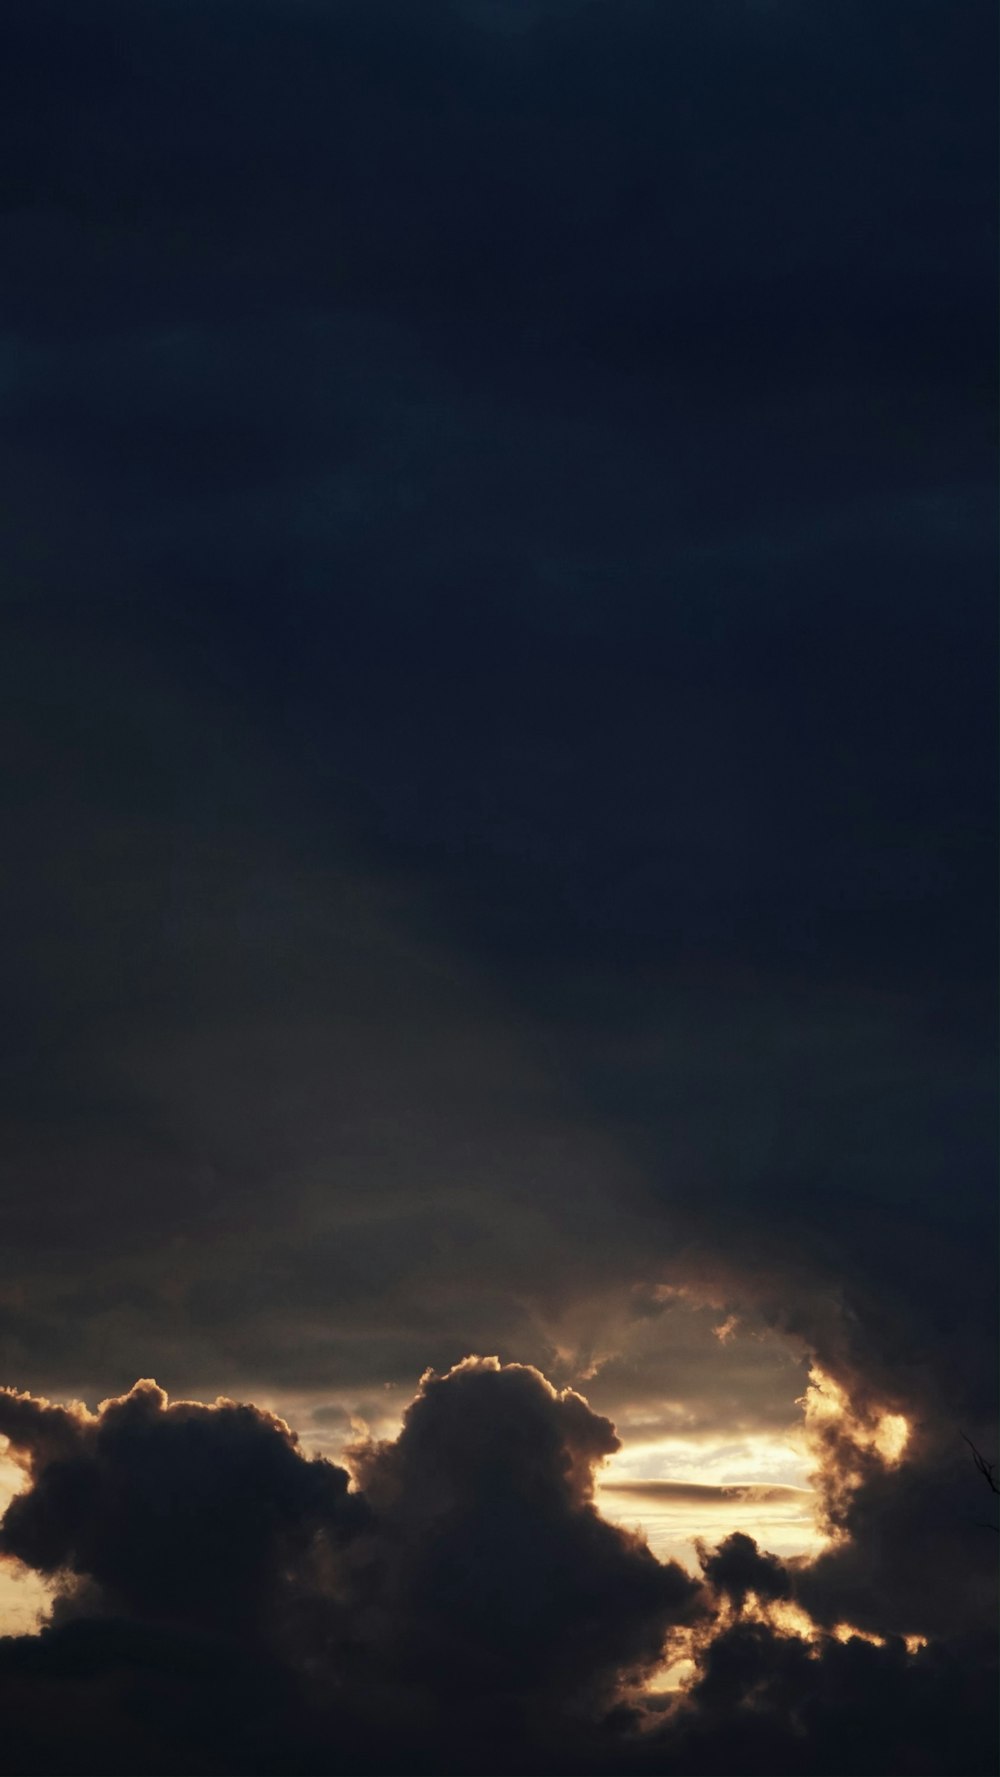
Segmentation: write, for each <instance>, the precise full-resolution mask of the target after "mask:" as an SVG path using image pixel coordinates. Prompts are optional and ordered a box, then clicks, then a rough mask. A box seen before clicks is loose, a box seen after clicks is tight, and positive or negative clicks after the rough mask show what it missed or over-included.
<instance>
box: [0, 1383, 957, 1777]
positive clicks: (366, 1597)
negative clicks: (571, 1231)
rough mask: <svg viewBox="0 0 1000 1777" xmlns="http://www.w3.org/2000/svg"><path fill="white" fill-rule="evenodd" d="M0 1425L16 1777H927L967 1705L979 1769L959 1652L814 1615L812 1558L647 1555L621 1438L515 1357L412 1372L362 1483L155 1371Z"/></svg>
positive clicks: (31, 1408)
mask: <svg viewBox="0 0 1000 1777" xmlns="http://www.w3.org/2000/svg"><path fill="white" fill-rule="evenodd" d="M0 1430H2V1432H3V1435H4V1436H6V1437H7V1438H8V1440H9V1442H10V1448H11V1451H12V1453H13V1454H14V1456H15V1457H16V1459H17V1460H18V1461H19V1462H20V1463H21V1464H22V1465H23V1467H24V1470H25V1475H26V1483H27V1484H26V1487H25V1490H24V1491H23V1492H22V1493H20V1494H19V1495H18V1496H17V1497H16V1498H15V1499H14V1500H13V1501H12V1503H11V1505H10V1506H9V1507H8V1509H7V1512H6V1515H5V1517H4V1519H3V1522H2V1526H0V1548H2V1552H3V1554H4V1555H5V1556H7V1557H8V1558H15V1559H17V1560H19V1561H21V1562H24V1563H26V1564H27V1565H29V1566H31V1567H33V1568H35V1569H36V1570H37V1571H39V1572H41V1573H43V1574H45V1575H46V1576H47V1577H48V1578H49V1580H50V1581H51V1582H52V1584H53V1587H54V1600H53V1605H52V1610H51V1613H50V1618H49V1621H48V1623H47V1625H46V1626H44V1627H43V1628H42V1630H41V1633H40V1634H39V1635H38V1636H34V1637H31V1636H22V1637H8V1638H6V1639H5V1640H4V1641H3V1642H2V1643H0V1673H2V1676H3V1686H4V1697H5V1703H4V1732H5V1739H6V1744H7V1745H9V1746H11V1747H15V1748H16V1749H17V1761H18V1762H17V1769H18V1770H21V1771H25V1772H44V1771H46V1770H52V1769H55V1768H62V1767H61V1765H60V1760H61V1759H62V1760H66V1759H69V1758H70V1757H71V1759H72V1766H71V1768H72V1769H73V1770H74V1771H91V1770H93V1771H95V1772H96V1771H97V1770H104V1771H107V1772H118V1771H124V1770H126V1769H128V1768H131V1769H133V1770H135V1771H138V1772H141V1773H143V1774H145V1773H146V1772H151V1773H152V1772H159V1771H165V1770H167V1769H171V1770H178V1771H185V1772H188V1771H194V1770H196V1769H203V1770H206V1771H211V1772H216V1771H219V1772H227V1773H228V1772H234V1773H239V1772H256V1771H261V1772H264V1771H271V1772H274V1773H284V1772H293V1771H295V1772H298V1771H302V1770H307V1771H311V1770H313V1769H317V1770H319V1769H324V1770H342V1769H347V1768H350V1767H353V1768H360V1769H363V1770H371V1771H373V1772H375V1771H391V1770H393V1769H398V1768H399V1761H400V1759H401V1758H403V1759H405V1763H406V1765H407V1768H413V1769H415V1770H419V1771H424V1770H427V1771H431V1770H435V1769H438V1770H455V1771H459V1770H461V1771H468V1772H490V1771H497V1770H500V1769H512V1770H519V1771H520V1770H524V1771H527V1770H530V1769H532V1768H537V1763H538V1761H542V1762H543V1763H544V1764H545V1768H547V1769H548V1768H550V1767H551V1768H553V1769H557V1770H564V1769H569V1768H571V1767H572V1768H577V1769H583V1770H586V1771H594V1772H597V1771H616V1772H617V1771H620V1770H623V1771H633V1770H634V1771H636V1772H641V1771H645V1770H647V1769H649V1770H652V1769H662V1770H664V1771H668V1772H673V1771H698V1772H700V1771H706V1772H708V1771H712V1770H721V1769H725V1768H729V1769H732V1768H737V1767H736V1766H733V1765H731V1764H730V1765H729V1766H727V1765H726V1764H725V1760H726V1759H727V1758H729V1759H732V1757H733V1754H734V1748H736V1747H737V1746H739V1747H740V1749H741V1750H740V1754H739V1757H740V1761H741V1762H740V1763H739V1765H738V1768H739V1769H740V1770H747V1771H757V1770H761V1771H763V1770H764V1768H765V1766H766V1762H767V1760H768V1759H769V1758H771V1759H774V1760H775V1761H776V1763H775V1765H774V1768H775V1769H776V1770H779V1771H786V1770H787V1771H791V1770H792V1769H794V1768H795V1765H794V1751H795V1749H796V1748H797V1749H798V1752H799V1753H800V1754H801V1753H802V1751H803V1748H804V1747H805V1748H806V1749H807V1751H808V1755H809V1759H810V1761H811V1762H809V1763H808V1764H800V1765H799V1767H798V1768H799V1769H804V1768H808V1769H809V1770H813V1769H815V1770H817V1771H828V1770H829V1771H831V1772H832V1771H834V1770H838V1771H841V1772H846V1773H852V1774H853V1773H867V1772H874V1771H876V1770H878V1771H884V1770H888V1769H892V1770H893V1771H899V1772H914V1773H917V1772H924V1771H931V1770H934V1771H936V1772H937V1773H938V1774H939V1777H940V1773H941V1772H943V1771H944V1770H945V1769H950V1768H951V1767H946V1766H945V1765H942V1764H938V1765H933V1764H932V1763H928V1762H927V1760H928V1758H929V1757H930V1754H929V1752H928V1750H927V1749H928V1747H931V1746H934V1747H937V1748H938V1753H939V1754H940V1748H941V1746H942V1744H943V1741H942V1735H943V1734H944V1732H945V1728H944V1722H945V1715H946V1711H947V1710H948V1709H951V1708H953V1707H955V1706H956V1705H957V1703H958V1701H959V1700H961V1701H962V1702H963V1706H964V1707H965V1709H966V1712H967V1715H968V1712H969V1711H970V1710H971V1711H972V1715H973V1725H974V1729H975V1732H974V1733H971V1734H970V1735H969V1736H968V1737H967V1738H966V1740H965V1741H964V1742H963V1744H964V1746H965V1748H966V1751H967V1752H968V1753H970V1755H971V1758H972V1762H971V1763H968V1762H967V1763H963V1767H962V1768H963V1770H966V1771H969V1772H973V1771H975V1772H976V1773H977V1774H978V1773H979V1772H980V1771H983V1772H985V1771H986V1770H987V1769H988V1768H989V1766H988V1764H987V1763H985V1762H982V1761H983V1760H984V1759H986V1757H987V1751H988V1746H989V1736H988V1733H987V1730H986V1727H985V1708H984V1696H985V1692H984V1686H983V1669H982V1661H981V1658H980V1660H979V1662H978V1663H977V1664H976V1665H973V1664H972V1663H971V1662H970V1664H969V1665H968V1666H967V1667H965V1668H963V1665H962V1655H963V1649H964V1651H965V1652H966V1653H967V1654H969V1653H971V1651H972V1643H971V1642H970V1641H968V1638H967V1641H966V1643H964V1644H963V1643H962V1642H961V1640H960V1638H958V1639H956V1638H954V1637H953V1638H952V1641H951V1642H947V1641H945V1642H943V1643H942V1646H941V1647H940V1648H938V1649H937V1650H934V1649H932V1650H930V1651H927V1652H920V1653H917V1652H916V1651H914V1650H915V1648H916V1643H915V1642H914V1643H913V1644H912V1646H911V1645H907V1644H905V1643H904V1641H903V1639H902V1638H901V1637H900V1636H895V1637H887V1636H884V1635H883V1636H878V1637H874V1636H870V1637H869V1639H868V1640H867V1641H861V1640H858V1638H857V1636H856V1635H854V1634H853V1633H852V1632H850V1631H848V1630H847V1629H845V1628H844V1626H843V1625H842V1624H838V1625H837V1626H833V1625H832V1624H831V1625H830V1626H829V1627H827V1628H824V1627H823V1621H822V1613H821V1612H817V1613H816V1616H815V1617H813V1616H810V1615H809V1614H808V1611H807V1609H806V1607H805V1603H804V1602H803V1601H804V1600H807V1601H808V1603H809V1609H810V1610H813V1609H814V1607H815V1601H816V1598H817V1597H818V1596H819V1590H818V1589H817V1588H816V1586H815V1585H813V1584H812V1581H811V1575H812V1573H813V1569H811V1568H810V1567H809V1566H808V1564H803V1563H798V1564H796V1563H791V1564H783V1563H782V1562H780V1561H779V1560H778V1559H777V1557H775V1556H773V1555H768V1554H766V1553H764V1552H762V1551H760V1550H759V1549H758V1548H757V1547H756V1545H755V1544H754V1542H753V1541H752V1539H751V1538H749V1537H748V1536H745V1535H742V1534H739V1533H737V1534H735V1535H732V1536H729V1537H727V1538H726V1539H725V1541H724V1542H722V1543H721V1544H720V1545H719V1546H718V1548H716V1549H714V1550H709V1549H707V1548H705V1549H703V1551H702V1578H701V1580H698V1579H694V1578H692V1577H691V1576H690V1575H688V1574H686V1573H685V1572H684V1571H683V1570H682V1569H681V1568H679V1567H678V1566H676V1565H675V1564H674V1563H669V1562H668V1563H663V1562H659V1561H657V1560H656V1559H655V1558H654V1556H653V1555H652V1554H651V1553H650V1551H649V1549H648V1547H647V1546H646V1545H645V1543H644V1542H643V1540H642V1539H641V1538H639V1537H638V1536H636V1535H634V1534H632V1533H630V1532H627V1531H624V1530H621V1529H618V1528H616V1527H614V1526H613V1525H611V1524H609V1523H608V1522H606V1521H605V1520H604V1519H603V1518H602V1517H601V1516H600V1514H599V1512H598V1511H597V1510H596V1508H595V1505H594V1485H595V1473H596V1471H597V1469H598V1467H599V1465H600V1463H601V1462H602V1461H603V1459H604V1458H605V1457H607V1456H609V1455H611V1454H612V1453H613V1452H614V1451H615V1450H616V1449H617V1448H618V1439H617V1436H616V1434H615V1431H614V1427H613V1426H612V1424H611V1423H610V1421H609V1420H608V1419H606V1418H604V1417H603V1416H602V1415H600V1414H597V1413H595V1412H593V1410H592V1409H591V1408H590V1407H589V1406H588V1404H587V1402H586V1401H585V1400H584V1399H583V1398H582V1397H581V1396H580V1395H579V1394H577V1393H575V1392H574V1391H573V1390H570V1389H563V1390H557V1389H555V1388H554V1387H552V1385H551V1384H550V1383H548V1382H547V1381H546V1379H545V1378H544V1377H543V1376H542V1375H541V1374H540V1373H539V1372H538V1371H537V1370H535V1369H533V1368H531V1367H530V1366H526V1365H518V1364H511V1365H502V1364H500V1363H499V1362H498V1360H496V1359H495V1358H468V1359H466V1360H464V1361H463V1362H462V1363H460V1364H458V1365H456V1366H454V1367H453V1368H452V1369H451V1370H450V1371H449V1372H447V1373H446V1374H444V1375H436V1374H434V1373H433V1372H429V1373H428V1374H427V1375H426V1376H425V1378H424V1380H423V1382H422V1383H421V1386H420V1389H419V1391H418V1394H417V1396H416V1398H415V1399H414V1401H413V1402H412V1403H411V1405H410V1407H409V1408H408V1409H407V1412H406V1414H405V1415H404V1421H403V1425H402V1429H401V1430H400V1432H399V1435H398V1436H397V1437H396V1438H395V1439H394V1440H383V1441H380V1442H378V1441H371V1440H366V1441H363V1442H360V1443H357V1444H355V1445H354V1446H353V1447H352V1449H351V1452H350V1465H351V1471H352V1473H353V1481H352V1480H351V1477H350V1476H349V1474H348V1471H347V1470H345V1469H344V1468H341V1467H339V1466H337V1465H335V1464H333V1463H330V1462H329V1461H327V1460H325V1459H322V1458H313V1459H309V1458H307V1457H306V1455H305V1454H304V1453H303V1452H302V1450H301V1448H300V1447H299V1445H298V1441H297V1439H296V1437H295V1435H294V1434H293V1433H292V1432H290V1431H289V1429H288V1427H287V1426H286V1425H285V1424H284V1423H283V1422H282V1421H281V1420H279V1419H277V1418H276V1417H275V1416H274V1415H273V1414H269V1413H266V1412H264V1411H262V1410H261V1409H259V1408H256V1407H253V1406H248V1405H237V1404H236V1403H234V1402H231V1401H225V1400H220V1401H218V1402H217V1403H216V1404H215V1405H214V1406H204V1405H201V1404H198V1403H193V1402H177V1403H173V1404H170V1403H168V1401H167V1399H166V1396H165V1395H164V1393H163V1391H162V1390H160V1389H159V1388H157V1387H156V1385H155V1384H153V1383H151V1382H140V1383H137V1384H136V1386H135V1388H134V1389H132V1390H131V1391H130V1392H129V1393H128V1394H127V1395H125V1396H121V1397H118V1398H116V1399H113V1400H109V1401H106V1402H105V1403H104V1404H103V1405H102V1406H101V1408H100V1409H99V1410H98V1411H97V1412H96V1413H91V1412H89V1411H88V1410H87V1409H85V1408H83V1407H80V1406H76V1407H61V1406H55V1405H53V1404H51V1403H48V1402H46V1401H43V1400H40V1399H37V1398H35V1397H32V1396H29V1395H25V1394H18V1393H15V1392H13V1391H10V1390H7V1391H4V1392H3V1393H0ZM832 1558H833V1559H836V1558H837V1557H836V1556H834V1557H832ZM820 1590H821V1588H820ZM789 1613H791V1614H789ZM827 1614H828V1616H829V1612H828V1613H827ZM862 1633H863V1631H862ZM876 1644H877V1645H876ZM980 1652H981V1650H980ZM685 1657H686V1658H688V1659H690V1660H691V1661H693V1662H694V1667H693V1678H692V1682H690V1683H689V1684H688V1685H687V1686H686V1688H685V1689H684V1690H683V1691H682V1692H681V1693H679V1694H677V1695H675V1696H673V1697H672V1698H671V1697H670V1696H669V1694H668V1697H667V1702H666V1706H664V1701H663V1698H662V1696H661V1697H659V1698H658V1697H657V1694H656V1692H655V1688H654V1689H651V1688H650V1686H651V1685H652V1683H653V1681H654V1680H655V1678H656V1675H657V1673H658V1672H659V1671H660V1670H662V1668H663V1667H664V1665H669V1664H670V1662H671V1661H672V1660H673V1661H676V1660H677V1659H679V1658H685ZM862 1709H863V1710H865V1711H866V1712H868V1713H869V1714H871V1712H872V1711H874V1715H873V1716H872V1721H873V1728H872V1732H871V1733H870V1734H869V1735H867V1737H866V1740H865V1744H864V1747H863V1748H857V1747H855V1748H854V1749H853V1750H851V1749H850V1748H849V1747H848V1744H847V1741H846V1738H845V1734H846V1730H845V1729H844V1728H843V1727H842V1726H839V1727H838V1726H837V1725H836V1724H837V1723H839V1722H841V1720H842V1715H843V1711H845V1710H848V1711H850V1712H853V1716H852V1719H853V1720H855V1722H856V1721H857V1720H859V1719H860V1717H859V1715H858V1713H857V1712H858V1711H859V1710H862ZM914 1710H916V1711H917V1715H916V1718H915V1717H914V1713H913V1712H914ZM914 1719H917V1720H918V1721H919V1723H920V1732H919V1734H916V1733H915V1732H914V1726H913V1723H914ZM59 1721H62V1722H66V1723H71V1728H67V1729H65V1730H61V1729H60V1728H59V1727H58V1726H57V1725H56V1724H57V1723H58V1722H59ZM64 1731H65V1732H66V1733H67V1734H70V1733H71V1735H72V1747H73V1751H72V1755H70V1753H69V1751H68V1747H69V1745H70V1741H69V1740H68V1739H65V1740H64V1739H62V1738H61V1737H60V1736H61V1733H62V1732H64ZM823 1748H825V1749H826V1750H823ZM834 1748H835V1749H836V1757H835V1756H834V1750H833V1749H834ZM883 1754H886V1755H889V1754H891V1757H892V1760H893V1762H892V1763H880V1762H879V1760H880V1759H881V1758H882V1756H883ZM838 1760H839V1761H840V1762H838ZM657 1761H659V1763H657ZM977 1761H979V1762H977ZM11 1768H14V1767H13V1766H12V1767H11ZM67 1768H69V1767H67Z"/></svg>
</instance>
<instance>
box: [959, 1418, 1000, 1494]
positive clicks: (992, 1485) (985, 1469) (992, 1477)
mask: <svg viewBox="0 0 1000 1777" xmlns="http://www.w3.org/2000/svg"><path fill="white" fill-rule="evenodd" d="M961 1436H962V1437H963V1438H965V1442H966V1443H967V1444H968V1446H969V1449H970V1450H971V1451H972V1460H973V1462H974V1463H975V1465H976V1468H977V1469H978V1471H979V1473H980V1474H981V1475H982V1477H983V1480H984V1481H985V1482H986V1485H987V1487H988V1488H989V1489H990V1491H991V1493H997V1494H1000V1487H998V1486H997V1478H996V1477H997V1465H996V1463H995V1462H987V1460H986V1458H985V1456H984V1455H983V1453H982V1451H981V1450H977V1449H976V1446H975V1444H974V1443H973V1442H972V1439H971V1438H966V1437H965V1433H964V1431H963V1432H962V1434H961Z"/></svg>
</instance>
